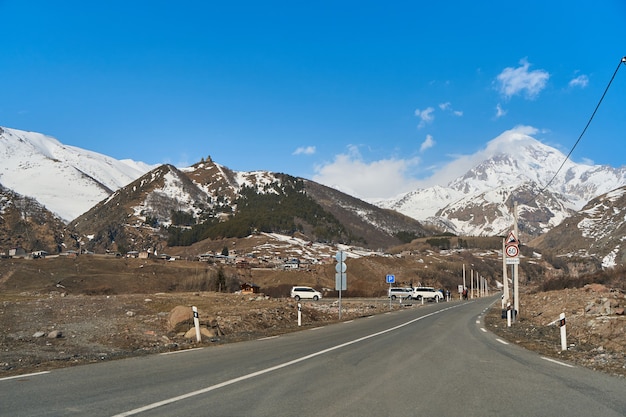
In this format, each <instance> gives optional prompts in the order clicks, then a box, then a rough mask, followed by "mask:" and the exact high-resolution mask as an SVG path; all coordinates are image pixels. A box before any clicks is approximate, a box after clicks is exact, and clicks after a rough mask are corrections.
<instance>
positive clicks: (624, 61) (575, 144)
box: [522, 56, 626, 204]
mask: <svg viewBox="0 0 626 417" xmlns="http://www.w3.org/2000/svg"><path fill="white" fill-rule="evenodd" d="M622 64H625V65H626V56H625V57H623V58H622V59H621V60H620V62H619V64H617V67H616V68H615V71H614V72H613V76H612V77H611V80H610V81H609V83H608V84H607V86H606V88H605V89H604V93H602V97H600V101H598V104H597V105H596V108H595V109H594V110H593V113H592V114H591V117H590V118H589V121H588V122H587V124H586V125H585V128H584V129H583V131H582V132H581V134H580V136H578V140H577V141H576V143H574V146H572V149H570V151H569V153H568V154H567V156H566V157H565V159H564V160H563V163H562V164H561V166H560V167H559V169H557V170H556V172H555V173H554V176H553V177H552V178H551V179H550V181H548V183H547V184H546V185H545V186H544V187H543V188H542V189H541V190H539V192H538V193H537V194H535V196H534V197H533V198H531V199H530V200H528V201H526V202H523V203H522V204H529V203H532V202H533V201H535V200H536V199H537V197H539V195H540V194H543V192H544V191H545V190H546V189H547V188H548V187H549V186H550V184H552V181H554V180H555V178H556V176H557V175H558V174H559V172H560V171H561V169H563V166H564V165H565V163H566V162H567V160H568V159H569V157H570V156H571V155H572V152H574V149H576V146H577V145H578V142H580V140H581V139H582V137H583V135H584V134H585V132H586V131H587V128H588V127H589V125H590V124H591V121H592V120H593V118H594V116H595V115H596V112H597V111H598V108H599V107H600V104H602V100H604V96H606V93H607V91H609V87H611V84H612V83H613V80H614V79H615V76H616V75H617V71H618V70H619V68H620V66H621V65H622Z"/></svg>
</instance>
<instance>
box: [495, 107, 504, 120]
mask: <svg viewBox="0 0 626 417" xmlns="http://www.w3.org/2000/svg"><path fill="white" fill-rule="evenodd" d="M504 115H506V110H504V109H503V108H502V106H501V105H500V103H498V104H497V105H496V118H497V119H499V118H500V117H502V116H504Z"/></svg>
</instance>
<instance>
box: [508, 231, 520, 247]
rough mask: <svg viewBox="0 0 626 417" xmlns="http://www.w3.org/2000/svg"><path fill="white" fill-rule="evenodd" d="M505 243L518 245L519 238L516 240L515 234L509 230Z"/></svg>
mask: <svg viewBox="0 0 626 417" xmlns="http://www.w3.org/2000/svg"><path fill="white" fill-rule="evenodd" d="M506 244H507V245H519V240H517V236H515V233H513V232H509V236H508V237H507V238H506Z"/></svg>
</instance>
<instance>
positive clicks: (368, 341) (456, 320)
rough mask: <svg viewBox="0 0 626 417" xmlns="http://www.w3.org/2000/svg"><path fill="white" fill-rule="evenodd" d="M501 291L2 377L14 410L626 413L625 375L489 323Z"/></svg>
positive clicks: (5, 404)
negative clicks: (560, 357) (548, 352)
mask: <svg viewBox="0 0 626 417" xmlns="http://www.w3.org/2000/svg"><path fill="white" fill-rule="evenodd" d="M495 300H497V298H493V297H492V298H486V299H477V300H472V301H467V302H461V301H454V302H449V303H439V304H434V303H430V304H427V305H424V306H421V305H414V306H412V307H407V308H405V309H403V310H399V311H398V310H397V311H394V312H391V313H388V314H379V315H376V316H372V317H364V318H360V319H357V320H353V321H349V322H343V323H338V324H334V325H329V326H325V327H320V328H315V329H308V330H303V331H301V332H297V333H290V334H286V335H282V336H280V337H274V338H268V339H260V340H255V341H250V342H243V343H235V344H230V345H221V346H215V347H210V348H204V349H197V350H191V351H184V352H180V353H175V354H167V355H154V356H149V357H143V358H133V359H125V360H120V361H113V362H107V363H100V364H95V365H86V366H79V367H74V368H67V369H60V370H55V371H52V372H49V373H40V374H35V375H31V376H21V377H13V378H8V379H2V380H0V415H3V416H4V415H6V416H9V415H10V416H60V415H63V416H74V415H75V416H87V415H88V416H131V415H138V416H144V415H145V416H173V415H203V416H205V415H207V416H272V417H274V416H279V415H298V416H319V415H325V416H360V417H361V416H381V415H382V416H384V415H393V416H461V415H462V416H464V417H473V416H476V417H477V416H503V415H512V416H517V415H524V416H555V415H567V416H568V417H576V416H585V417H587V416H624V415H626V381H625V380H624V379H623V378H617V377H611V376H608V375H606V374H602V373H599V372H594V371H590V370H587V369H583V368H579V367H576V366H572V365H571V364H568V363H563V362H558V361H553V360H549V359H547V358H543V357H541V356H540V355H537V354H535V353H533V352H529V351H526V350H524V349H522V348H520V347H518V346H516V345H514V344H510V343H506V342H505V341H503V340H501V339H498V337H496V336H495V335H493V334H492V333H489V332H488V331H487V330H485V328H484V326H483V324H482V315H483V314H484V311H485V310H486V309H487V308H488V307H489V306H490V304H491V303H493V302H494V301H495Z"/></svg>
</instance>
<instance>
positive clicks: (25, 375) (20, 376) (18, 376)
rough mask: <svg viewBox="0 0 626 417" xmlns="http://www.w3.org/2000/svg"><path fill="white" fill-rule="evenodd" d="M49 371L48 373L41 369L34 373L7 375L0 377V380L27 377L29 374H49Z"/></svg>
mask: <svg viewBox="0 0 626 417" xmlns="http://www.w3.org/2000/svg"><path fill="white" fill-rule="evenodd" d="M49 373H50V371H43V372H35V373H32V374H24V375H15V376H7V377H5V378H0V381H7V380H9V379H18V378H28V377H29V376H35V375H43V374H49Z"/></svg>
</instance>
